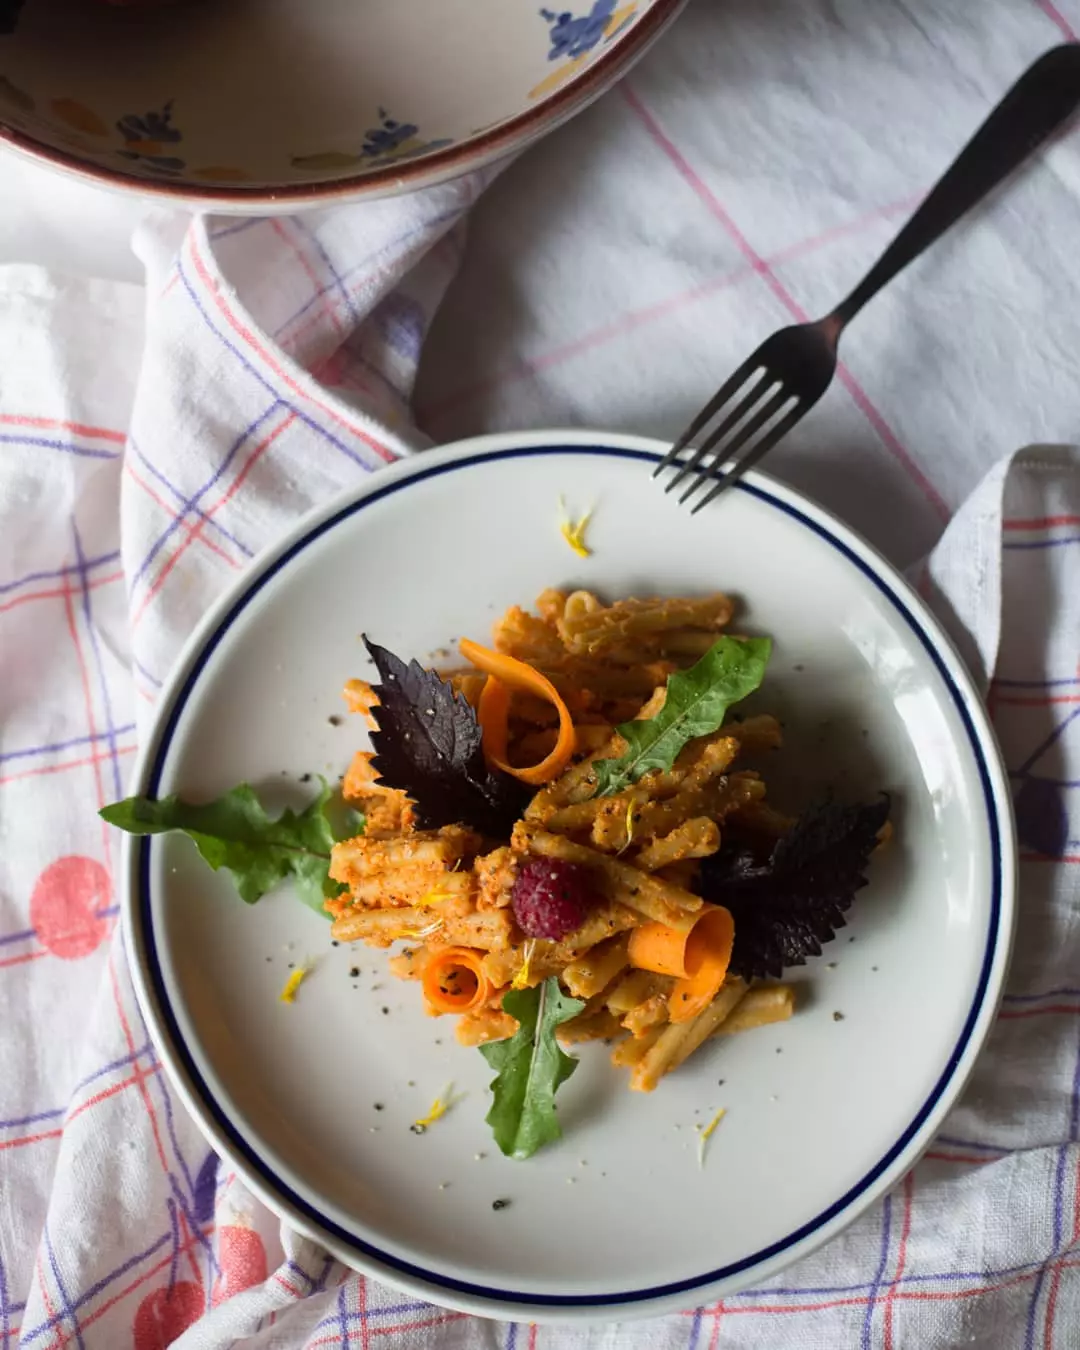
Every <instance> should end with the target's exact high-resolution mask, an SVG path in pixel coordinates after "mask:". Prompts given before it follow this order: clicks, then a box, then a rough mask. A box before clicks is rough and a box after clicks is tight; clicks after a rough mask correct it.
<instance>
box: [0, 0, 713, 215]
mask: <svg viewBox="0 0 1080 1350" xmlns="http://www.w3.org/2000/svg"><path fill="white" fill-rule="evenodd" d="M686 2H687V0H654V2H653V4H652V5H651V6H650V7H649V9H647V10H646V11H645V13H644V14H643V15H642V16H641V18H640V19H639V20H638V22H637V23H635V24H634V25H633V27H632V28H630V29H629V30H628V31H627V32H626V34H625V35H623V36H622V37H619V38H617V40H616V41H614V42H612V43H611V45H610V47H609V48H608V49H607V50H606V51H605V52H604V53H603V54H601V55H600V56H598V57H597V59H596V60H595V61H594V62H593V63H592V64H591V65H589V66H588V67H587V68H586V69H585V70H583V71H582V72H581V74H580V75H577V76H575V77H574V78H573V79H571V80H569V81H568V82H567V83H566V84H565V85H563V86H562V87H561V88H559V89H556V90H554V91H553V92H552V93H551V94H549V95H548V96H547V97H546V98H544V99H542V100H541V101H540V102H538V103H537V104H536V106H535V107H532V108H527V109H525V110H524V111H523V112H520V113H518V114H516V115H515V116H513V117H511V118H509V119H508V120H507V121H505V122H500V123H498V124H497V125H496V126H494V127H492V128H490V130H488V131H484V132H481V133H480V134H479V135H478V136H470V137H469V138H468V139H466V140H463V141H460V142H456V143H455V144H453V145H449V146H446V147H445V148H444V149H442V150H436V151H433V152H432V153H431V154H429V155H419V156H417V157H416V158H415V159H410V160H404V161H402V162H399V163H397V164H394V163H391V164H388V165H386V166H385V167H383V168H381V169H376V170H374V171H373V172H370V173H364V174H352V175H346V176H343V177H341V178H331V179H324V180H322V181H320V182H317V183H294V184H290V185H287V186H282V187H268V186H266V185H263V186H259V187H254V186H253V187H244V186H243V184H239V183H230V184H229V185H228V186H227V187H226V186H223V187H215V186H213V185H212V184H209V185H208V184H197V183H185V182H180V181H176V182H174V181H166V182H162V181H160V180H157V179H146V178H140V177H139V176H137V175H136V174H131V173H125V172H124V171H122V170H120V169H113V168H108V167H105V166H103V165H99V164H92V163H90V162H89V161H87V160H84V159H81V158H80V157H79V156H78V155H76V154H73V153H71V152H69V151H66V150H60V149H57V148H56V147H55V146H51V145H48V144H46V143H45V142H44V141H41V140H39V139H38V138H37V137H36V136H32V135H30V134H28V133H27V132H24V131H19V130H18V129H17V128H15V127H12V126H10V125H8V124H7V123H5V122H3V121H0V145H8V146H10V147H11V148H12V149H13V150H16V151H19V152H21V153H22V154H23V155H25V156H27V157H29V158H31V159H33V160H36V161H38V162H39V163H43V164H45V165H46V166H48V167H50V168H54V169H58V170H60V171H62V172H65V173H68V174H71V175H74V176H75V177H78V178H81V179H83V180H84V181H89V182H91V183H94V184H96V185H97V186H103V187H109V188H113V189H115V190H117V191H121V192H124V193H130V194H133V195H136V196H145V197H148V198H155V199H158V200H162V201H169V202H173V203H177V204H183V203H184V202H193V203H197V204H198V205H199V206H203V205H207V206H215V207H218V208H224V209H226V210H230V209H231V210H233V211H243V210H249V209H251V208H252V207H256V206H260V205H261V206H271V207H275V208H276V207H278V206H290V207H294V208H298V209H302V208H304V207H314V206H328V205H334V204H337V203H339V202H341V201H343V200H350V199H355V200H360V199H362V198H365V197H379V196H390V195H396V194H397V193H402V192H409V191H413V190H415V189H417V188H421V187H427V186H430V185H432V184H435V183H438V182H444V181H446V180H447V179H450V178H455V177H458V176H460V175H461V174H464V173H466V172H467V171H468V170H469V169H470V168H477V167H479V166H480V165H481V164H486V163H490V162H491V161H492V160H495V159H498V158H499V157H500V156H501V155H504V154H506V155H509V154H510V153H511V152H513V151H514V150H520V149H523V148H524V147H525V146H526V145H528V144H530V143H531V142H532V141H534V140H536V139H538V138H539V136H540V135H542V134H543V133H544V132H545V131H548V130H553V129H554V128H555V127H556V126H559V125H560V124H561V123H562V122H565V121H567V120H568V119H569V118H570V117H571V116H573V114H574V113H575V112H577V111H579V110H580V109H581V108H583V107H584V106H585V105H586V104H587V103H589V102H591V101H592V100H593V99H594V98H597V97H599V95H600V94H602V93H604V92H605V90H607V89H608V88H609V87H610V86H611V85H613V84H614V83H616V81H617V80H618V79H619V78H620V77H621V75H623V74H624V73H625V72H626V71H627V70H628V69H629V68H630V66H632V65H633V64H634V63H635V62H636V61H637V60H638V59H639V58H640V57H641V56H643V55H644V54H645V52H646V51H647V50H648V48H649V47H650V46H651V45H652V44H653V42H655V41H656V39H657V38H658V37H659V36H660V34H661V33H662V32H663V31H664V29H665V28H666V27H667V26H668V24H670V23H671V22H672V21H673V20H674V19H675V17H676V16H677V14H678V13H679V11H680V10H681V9H682V8H683V6H684V5H685V4H686Z"/></svg>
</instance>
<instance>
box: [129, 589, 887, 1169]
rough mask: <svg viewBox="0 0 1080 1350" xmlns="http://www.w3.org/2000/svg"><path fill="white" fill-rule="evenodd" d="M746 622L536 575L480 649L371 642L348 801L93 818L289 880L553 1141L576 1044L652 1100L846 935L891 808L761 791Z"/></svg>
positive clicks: (353, 693)
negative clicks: (790, 802)
mask: <svg viewBox="0 0 1080 1350" xmlns="http://www.w3.org/2000/svg"><path fill="white" fill-rule="evenodd" d="M734 611H735V606H734V604H733V603H732V601H731V600H730V599H729V597H728V596H727V595H725V594H723V593H713V594H710V595H703V596H692V597H681V598H680V597H674V598H673V597H646V598H643V599H642V598H628V599H622V600H613V601H608V600H605V599H604V598H603V597H601V596H598V595H595V594H593V593H592V592H591V591H586V590H575V591H571V592H569V593H567V592H564V591H560V590H558V589H555V588H549V589H547V590H545V591H544V592H543V593H542V594H541V595H540V596H539V597H538V599H537V601H536V605H535V612H529V611H528V610H525V609H523V608H522V607H521V606H518V605H515V606H512V607H511V608H509V609H508V610H507V611H506V612H505V613H504V614H503V615H501V617H499V618H498V619H497V620H496V621H495V624H494V634H493V646H492V647H490V648H488V647H484V646H481V645H480V644H479V643H477V642H475V641H472V640H471V639H469V638H462V639H461V640H460V642H459V650H460V656H461V658H462V664H460V665H458V666H457V667H456V668H454V669H453V670H444V671H442V672H439V671H437V670H434V669H430V668H426V667H424V666H422V665H421V664H420V663H419V662H417V661H415V660H414V661H410V662H406V661H404V660H402V659H401V658H400V657H398V656H396V655H395V654H394V653H392V652H390V651H388V650H386V649H385V648H382V647H379V646H377V645H376V644H375V643H373V642H371V641H370V640H369V639H367V638H366V637H365V638H364V642H365V644H366V646H367V650H368V653H369V655H370V656H371V658H372V661H373V662H374V664H375V667H376V670H377V671H378V675H379V682H378V683H371V682H369V681H366V680H363V679H359V678H355V677H354V678H350V679H349V680H348V681H347V682H346V684H345V687H344V691H343V694H344V699H345V703H346V706H347V708H348V709H349V711H350V712H351V713H354V714H356V719H357V723H358V724H359V725H360V726H361V727H362V728H363V729H364V730H365V732H366V734H367V737H368V739H369V741H370V748H363V749H359V750H357V752H356V753H355V754H354V756H353V758H352V762H351V763H350V765H349V767H348V769H347V771H346V773H344V774H343V775H342V782H341V797H342V798H343V801H342V802H339V803H337V806H339V807H341V808H342V809H341V811H340V812H338V811H337V810H336V809H335V810H331V806H332V803H331V797H332V795H333V794H332V792H331V789H330V788H329V787H328V786H327V785H326V784H325V783H324V784H323V790H322V792H321V793H320V794H319V796H318V798H317V799H316V800H315V801H314V802H312V803H310V805H309V806H308V807H307V808H306V809H305V811H304V812H302V813H301V814H299V815H297V814H294V813H292V812H286V813H284V814H283V815H282V816H281V817H280V818H279V819H278V820H270V819H269V817H267V816H266V814H265V812H264V811H263V809H262V807H261V806H260V804H259V803H258V801H257V799H256V798H255V794H254V792H253V791H252V789H251V788H250V787H249V786H248V785H245V784H242V785H240V787H238V788H235V789H233V790H232V791H231V792H230V793H228V794H226V795H225V797H224V798H222V799H221V800H220V801H219V802H217V803H204V804H201V805H192V804H189V803H184V802H182V801H180V800H179V799H177V798H171V799H167V800H165V801H161V802H154V801H150V800H148V799H143V798H132V799H129V801H127V802H122V803H118V804H117V805H116V806H115V807H110V808H107V810H106V811H105V812H104V813H103V814H105V816H106V819H109V820H111V821H112V823H115V824H118V825H120V826H121V827H122V828H126V829H129V830H131V831H132V832H136V833H139V832H142V833H152V832H160V831H161V830H165V829H182V830H185V831H187V832H188V833H190V834H191V835H192V837H193V838H195V840H196V842H197V844H199V847H200V851H203V850H204V849H206V850H208V851H205V852H204V857H206V858H207V861H209V862H211V865H213V866H215V867H216V866H219V865H225V866H227V867H229V868H230V869H231V870H232V871H233V872H234V876H235V877H236V879H237V885H238V889H239V890H240V893H241V896H242V897H243V898H244V899H245V900H248V901H249V902H251V901H254V900H256V899H258V898H259V896H260V895H261V894H262V893H264V892H265V891H266V890H267V889H268V888H269V886H271V885H272V884H274V882H275V881H276V880H278V879H281V878H282V877H284V876H285V875H292V877H293V878H294V880H296V882H297V883H298V888H299V889H300V891H301V894H302V895H303V896H304V898H306V899H307V901H308V903H309V904H312V905H313V906H314V907H320V908H321V909H323V910H324V911H325V912H326V913H328V914H329V915H330V917H331V920H332V922H331V926H330V933H331V937H332V939H333V941H334V942H335V943H350V944H351V943H356V942H363V943H366V944H368V945H369V946H371V947H374V948H379V949H382V950H384V951H387V953H388V956H387V961H388V968H389V970H390V972H391V973H392V974H393V975H395V976H396V977H398V978H400V979H402V980H406V981H412V982H413V983H414V984H415V985H417V986H418V993H419V997H420V998H422V1000H423V1003H424V1006H425V1008H426V1010H427V1012H428V1013H429V1014H430V1015H431V1016H433V1017H446V1016H449V1017H453V1018H455V1019H456V1026H455V1030H456V1037H457V1040H458V1041H459V1042H460V1043H461V1044H462V1045H466V1046H475V1047H478V1048H479V1049H480V1051H481V1053H482V1054H483V1055H484V1057H485V1059H487V1060H488V1062H489V1063H490V1064H491V1065H492V1066H493V1067H494V1068H495V1069H496V1070H497V1076H496V1078H495V1079H494V1081H493V1082H492V1085H491V1090H492V1097H493V1105H492V1108H491V1111H490V1112H489V1114H488V1122H489V1124H490V1125H491V1127H492V1130H493V1133H494V1136H495V1139H496V1142H497V1143H498V1145H499V1147H500V1148H501V1149H502V1151H503V1152H504V1153H506V1154H509V1155H510V1156H513V1157H519V1158H522V1157H528V1156H530V1155H531V1154H532V1153H534V1152H535V1151H536V1149H537V1148H539V1147H541V1146H542V1145H544V1144H545V1143H549V1142H551V1141H552V1140H554V1139H556V1138H558V1136H559V1134H560V1133H561V1131H560V1127H559V1124H558V1120H557V1117H556V1111H555V1104H554V1097H555V1092H556V1090H557V1088H558V1087H559V1085H560V1084H561V1083H562V1082H563V1081H564V1080H565V1079H566V1078H567V1077H569V1075H570V1074H571V1072H573V1070H574V1069H575V1068H576V1066H577V1062H578V1061H577V1060H576V1059H574V1058H573V1057H571V1056H568V1055H567V1054H566V1053H565V1050H564V1048H563V1047H564V1046H569V1045H576V1044H580V1043H583V1042H588V1041H603V1042H605V1043H607V1044H609V1045H610V1047H611V1053H610V1058H611V1062H612V1064H613V1065H614V1066H616V1067H618V1068H624V1069H626V1070H627V1071H628V1078H629V1086H630V1088H631V1089H633V1090H635V1091H639V1092H652V1091H653V1090H654V1089H655V1088H656V1087H657V1086H658V1084H659V1083H660V1081H661V1080H662V1079H663V1078H664V1077H665V1076H666V1075H668V1074H670V1073H672V1072H674V1071H676V1070H677V1069H678V1068H679V1067H680V1066H681V1065H682V1064H684V1063H685V1062H686V1060H688V1059H689V1058H691V1057H692V1056H693V1055H695V1054H699V1053H703V1052H704V1051H705V1050H706V1048H707V1047H708V1046H709V1045H710V1043H712V1042H715V1044H714V1045H713V1046H712V1050H711V1053H715V1054H721V1053H723V1051H722V1049H721V1048H720V1047H721V1045H722V1041H721V1040H720V1039H719V1038H722V1037H726V1036H729V1035H741V1034H742V1033H744V1032H748V1031H752V1030H754V1029H755V1028H758V1027H762V1026H767V1025H770V1024H773V1023H777V1022H781V1021H784V1020H786V1019H788V1018H790V1017H791V1016H792V1015H793V1013H794V1011H795V990H794V988H793V986H792V985H790V984H785V983H783V980H782V977H783V973H784V971H785V969H787V968H789V967H790V966H793V965H800V964H803V963H804V962H805V960H806V959H807V957H809V956H815V955H817V954H818V953H819V952H820V951H821V947H822V944H823V943H825V942H828V941H829V940H831V939H832V938H833V937H834V936H835V930H836V929H837V928H839V927H841V926H843V924H844V922H845V919H844V913H845V911H846V910H847V908H848V907H849V906H850V904H851V903H852V900H853V898H854V895H855V892H856V891H857V890H858V889H859V888H860V887H861V886H862V885H864V884H865V877H864V875H863V873H864V871H865V868H866V865H867V863H868V860H869V858H870V856H871V854H872V853H873V852H874V851H875V850H876V849H877V848H878V847H880V846H883V845H884V844H885V842H886V841H887V840H888V839H889V838H890V836H891V833H892V827H891V825H890V823H889V820H888V815H889V802H888V799H887V798H885V797H882V798H880V799H879V800H878V801H876V802H872V803H869V804H866V803H864V804H861V805H855V806H850V807H847V806H842V805H840V804H838V803H836V802H832V801H830V802H828V803H826V804H825V805H823V806H818V807H812V808H811V809H809V810H807V811H805V812H804V813H803V814H802V815H800V816H795V817H792V816H789V815H787V814H786V813H785V812H783V811H782V810H780V809H778V808H777V807H774V806H773V804H772V802H771V801H769V800H768V799H767V786H766V777H765V774H764V766H765V764H766V762H767V759H768V757H769V756H770V755H772V754H774V753H776V752H777V751H778V750H779V749H780V748H781V745H782V742H783V733H782V728H781V725H780V723H779V722H778V721H777V719H776V718H775V717H773V716H771V715H770V714H769V713H768V712H764V711H760V710H753V711H751V713H750V715H748V716H745V717H743V716H741V715H739V714H734V715H731V716H729V713H730V710H731V709H732V708H733V707H734V706H735V705H736V704H739V703H740V702H741V701H742V700H743V699H745V698H748V697H750V696H751V695H753V694H755V693H756V691H757V690H758V689H759V687H760V686H761V684H762V682H763V680H764V677H765V671H766V666H767V664H768V661H769V657H770V653H771V642H770V641H769V639H767V638H761V637H751V636H731V635H729V634H728V633H726V632H725V631H724V630H725V629H726V627H727V625H728V624H729V623H730V621H731V618H732V616H733V614H734ZM238 822H239V825H238ZM215 830H216V831H218V833H217V834H215ZM238 830H239V833H237V831H238ZM229 831H232V832H233V833H232V834H231V835H230V834H229ZM200 841H202V842H200ZM260 848H261V849H262V850H263V851H262V853H260V852H259V849H260ZM245 869H247V870H245ZM299 978H302V976H301V977H294V979H295V981H296V983H298V982H299ZM294 992H295V989H294V987H293V986H290V987H289V988H288V989H287V990H286V993H284V994H283V995H282V998H283V999H285V1001H287V1002H291V1001H292V994H293V993H294ZM448 1100H449V1097H448ZM440 1101H441V1099H440ZM445 1109H446V1107H445V1104H444V1105H443V1106H442V1107H441V1108H440V1113H439V1114H441V1113H442V1112H443V1111H444V1110H445ZM437 1118H438V1115H436V1116H433V1117H432V1121H434V1119H437ZM420 1124H422V1125H423V1127H424V1128H426V1122H420Z"/></svg>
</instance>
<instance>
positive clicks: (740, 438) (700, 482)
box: [679, 385, 792, 506]
mask: <svg viewBox="0 0 1080 1350" xmlns="http://www.w3.org/2000/svg"><path fill="white" fill-rule="evenodd" d="M791 397H792V395H791V393H790V392H789V391H788V390H787V389H785V388H784V387H783V385H781V387H780V388H779V389H778V390H777V392H776V393H775V394H773V396H772V398H771V399H769V401H768V402H767V403H766V404H765V405H764V406H763V407H762V408H760V409H759V410H758V411H757V412H756V413H755V414H754V415H753V417H751V418H750V420H749V421H748V422H746V423H745V424H744V425H743V426H741V427H740V428H739V430H738V432H737V433H736V435H735V438H734V440H732V442H731V444H730V445H720V442H721V439H722V437H723V431H724V428H723V427H721V429H720V430H719V431H717V432H715V433H714V434H713V435H712V436H710V437H709V439H708V440H707V441H706V442H705V444H704V445H703V446H702V452H703V453H704V452H707V451H710V450H713V449H716V447H718V446H719V448H718V449H716V457H715V459H714V460H713V463H712V464H711V465H709V467H708V468H705V469H702V471H701V472H700V473H699V474H698V476H697V477H696V478H695V479H694V481H693V482H692V483H691V484H690V486H689V487H688V488H687V489H686V491H685V492H684V493H683V495H682V496H681V497H680V498H679V505H680V506H682V504H683V503H684V502H685V501H686V500H687V499H688V498H689V497H692V496H693V495H694V493H695V492H698V491H700V489H701V488H702V487H703V486H704V485H705V484H706V483H707V482H708V481H709V479H710V478H711V477H712V476H713V473H714V471H715V470H716V469H717V468H718V467H719V466H720V464H721V463H722V462H723V460H724V459H729V458H732V457H733V456H734V455H735V453H736V452H737V451H738V450H741V449H742V447H743V446H744V445H745V444H746V442H747V441H748V440H749V439H750V438H751V436H756V435H757V433H758V432H759V431H760V430H761V428H762V427H763V426H764V425H765V424H766V422H768V420H769V418H770V417H775V416H776V414H777V413H778V412H779V411H780V409H781V408H782V407H783V406H784V404H785V403H787V402H788V400H789V399H790V398H791Z"/></svg>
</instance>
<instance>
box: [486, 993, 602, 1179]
mask: <svg viewBox="0 0 1080 1350" xmlns="http://www.w3.org/2000/svg"><path fill="white" fill-rule="evenodd" d="M502 1006H503V1011H504V1012H508V1013H509V1014H510V1016H511V1017H515V1018H517V1021H518V1023H519V1025H518V1029H517V1031H516V1032H515V1033H514V1035H513V1036H511V1037H510V1038H509V1040H505V1041H493V1042H492V1043H491V1044H489V1045H482V1046H481V1047H480V1053H481V1054H482V1055H483V1056H484V1058H485V1059H486V1060H487V1062H488V1063H489V1064H490V1065H491V1067H492V1068H493V1069H495V1070H496V1072H497V1075H498V1076H497V1077H496V1078H495V1079H494V1081H493V1082H492V1084H491V1091H492V1094H493V1096H494V1101H493V1103H492V1106H491V1110H490V1111H489V1112H488V1115H487V1123H488V1124H489V1125H490V1126H491V1132H492V1134H493V1135H494V1136H495V1142H496V1143H497V1144H498V1146H499V1148H500V1149H501V1150H502V1151H503V1153H505V1154H506V1155H507V1157H510V1158H531V1157H532V1155H533V1154H534V1153H535V1152H536V1151H537V1149H539V1148H543V1146H544V1145H545V1144H550V1143H551V1142H552V1141H553V1140H555V1139H558V1138H559V1137H560V1136H561V1134H562V1130H561V1129H560V1128H559V1120H558V1116H557V1115H556V1114H555V1093H556V1092H557V1091H558V1089H559V1086H560V1085H561V1084H562V1083H565V1082H566V1080H567V1079H568V1078H569V1077H570V1075H571V1074H572V1073H573V1072H574V1070H575V1069H576V1068H577V1066H578V1062H577V1060H576V1059H574V1058H573V1056H571V1055H568V1054H566V1053H565V1052H564V1051H563V1049H562V1048H561V1046H560V1045H559V1043H558V1041H557V1040H556V1039H555V1031H556V1028H557V1027H560V1026H561V1025H562V1024H563V1022H568V1021H569V1020H570V1019H571V1018H572V1017H576V1016H577V1014H578V1013H579V1012H580V1011H581V1010H582V1008H584V1006H585V1004H584V1003H583V1002H582V1001H581V1000H580V999H576V998H570V997H569V996H568V995H566V994H564V993H563V991H562V990H561V989H560V988H559V981H558V980H557V979H556V978H555V976H551V977H550V978H549V979H547V980H545V981H544V983H543V984H540V985H537V986H536V987H535V988H533V989H518V990H511V991H510V992H509V993H508V994H507V995H506V996H505V997H504V999H503V1001H502Z"/></svg>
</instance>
